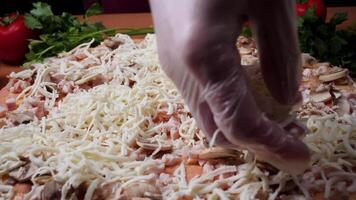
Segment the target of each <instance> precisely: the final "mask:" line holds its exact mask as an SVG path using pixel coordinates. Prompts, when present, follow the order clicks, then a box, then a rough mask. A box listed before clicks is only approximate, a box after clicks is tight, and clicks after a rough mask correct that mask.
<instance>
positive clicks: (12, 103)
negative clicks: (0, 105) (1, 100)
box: [5, 97, 17, 111]
mask: <svg viewBox="0 0 356 200" xmlns="http://www.w3.org/2000/svg"><path fill="white" fill-rule="evenodd" d="M5 103H6V107H7V110H8V111H13V110H16V108H17V104H16V99H15V98H14V97H10V98H8V99H6V101H5Z"/></svg>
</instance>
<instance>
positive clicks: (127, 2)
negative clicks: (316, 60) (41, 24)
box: [0, 0, 356, 15]
mask: <svg viewBox="0 0 356 200" xmlns="http://www.w3.org/2000/svg"><path fill="white" fill-rule="evenodd" d="M37 1H38V0H0V15H4V14H5V13H10V12H14V11H19V12H20V13H23V12H26V11H28V10H30V8H31V7H32V6H31V4H32V3H33V2H37ZM178 1H179V0H178ZM324 1H325V3H326V5H327V6H331V7H332V6H356V0H324ZM42 2H46V3H48V4H50V5H51V6H52V10H53V11H54V13H56V14H58V13H62V12H63V11H66V12H70V13H73V14H83V12H84V10H85V9H86V8H88V7H89V6H90V5H91V4H92V3H93V2H98V3H100V4H101V5H102V7H103V9H104V13H130V12H136V13H137V12H149V5H148V0H42Z"/></svg>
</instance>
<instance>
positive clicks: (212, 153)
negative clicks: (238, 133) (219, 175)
mask: <svg viewBox="0 0 356 200" xmlns="http://www.w3.org/2000/svg"><path fill="white" fill-rule="evenodd" d="M198 156H199V159H203V160H209V159H215V158H226V157H233V158H235V157H236V158H242V157H243V155H242V153H241V152H239V151H237V150H234V149H226V148H222V147H212V148H209V149H205V150H203V151H202V152H200V153H199V154H198Z"/></svg>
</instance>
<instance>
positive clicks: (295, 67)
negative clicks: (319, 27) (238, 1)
mask: <svg viewBox="0 0 356 200" xmlns="http://www.w3.org/2000/svg"><path fill="white" fill-rule="evenodd" d="M294 7H295V1H293V0H262V1H261V0H252V1H251V4H250V7H249V8H250V11H251V12H250V18H251V19H252V21H253V24H254V25H255V34H256V38H257V44H258V49H259V54H260V55H259V56H260V62H261V68H262V73H263V77H264V80H265V82H266V85H267V87H268V88H269V90H270V92H271V94H272V96H273V97H275V98H276V100H278V101H279V102H280V103H283V104H290V105H291V104H294V103H295V102H296V101H298V99H300V98H301V96H300V93H299V92H298V87H299V82H300V78H301V68H300V65H301V61H300V51H299V47H298V39H297V28H296V15H295V10H294Z"/></svg>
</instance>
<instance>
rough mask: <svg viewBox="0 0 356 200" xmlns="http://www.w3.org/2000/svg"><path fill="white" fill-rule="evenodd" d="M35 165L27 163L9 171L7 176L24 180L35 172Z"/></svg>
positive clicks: (20, 180) (28, 178)
mask: <svg viewBox="0 0 356 200" xmlns="http://www.w3.org/2000/svg"><path fill="white" fill-rule="evenodd" d="M36 170H37V167H36V166H34V165H33V164H31V163H27V164H26V165H24V166H21V167H19V168H17V169H15V170H12V171H11V172H10V173H9V176H10V177H11V178H13V179H15V180H17V181H19V182H25V181H28V180H30V179H31V177H32V175H34V174H35V172H36Z"/></svg>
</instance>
